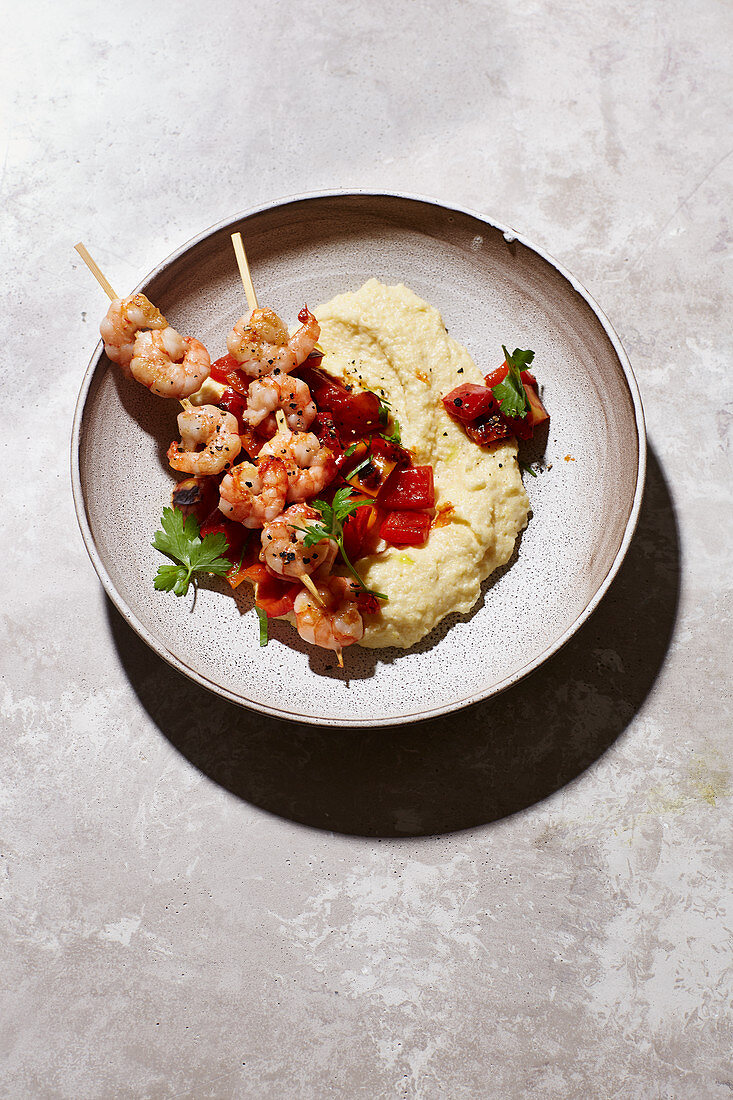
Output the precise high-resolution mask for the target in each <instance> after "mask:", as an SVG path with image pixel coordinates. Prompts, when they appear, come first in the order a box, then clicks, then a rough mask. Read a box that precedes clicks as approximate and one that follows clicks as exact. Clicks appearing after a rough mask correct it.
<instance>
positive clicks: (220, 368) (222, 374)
mask: <svg viewBox="0 0 733 1100" xmlns="http://www.w3.org/2000/svg"><path fill="white" fill-rule="evenodd" d="M240 367H241V363H240V362H239V361H238V360H237V359H235V358H234V356H233V355H222V357H221V359H216V360H214V362H213V363H212V364H211V377H212V378H213V379H214V381H215V382H220V383H221V384H222V385H223V386H229V388H230V389H233V390H236V391H237V393H242V394H246V392H247V390H248V389H249V383H250V379H249V378H248V377H247V375H246V374H244V372H243V371H241V370H240Z"/></svg>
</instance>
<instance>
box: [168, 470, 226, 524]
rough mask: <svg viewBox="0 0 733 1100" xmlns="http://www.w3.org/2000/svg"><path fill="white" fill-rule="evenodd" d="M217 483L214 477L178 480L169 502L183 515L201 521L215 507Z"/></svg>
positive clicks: (217, 492) (217, 491)
mask: <svg viewBox="0 0 733 1100" xmlns="http://www.w3.org/2000/svg"><path fill="white" fill-rule="evenodd" d="M218 497H219V485H218V481H217V479H216V478H215V477H187V478H185V479H184V480H183V481H179V482H178V484H177V485H176V487H175V489H174V490H173V492H172V494H171V504H172V505H173V507H174V508H177V509H178V510H179V511H180V512H183V514H184V516H195V518H196V519H197V520H198V521H199V523H201V522H202V520H204V519H206V517H207V516H208V515H209V513H210V512H211V510H212V508H215V507H216V504H217V500H218Z"/></svg>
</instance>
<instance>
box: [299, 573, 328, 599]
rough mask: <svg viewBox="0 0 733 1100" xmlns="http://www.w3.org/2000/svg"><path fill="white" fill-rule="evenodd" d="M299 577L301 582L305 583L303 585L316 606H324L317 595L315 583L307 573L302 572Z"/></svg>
mask: <svg viewBox="0 0 733 1100" xmlns="http://www.w3.org/2000/svg"><path fill="white" fill-rule="evenodd" d="M300 579H301V581H302V582H303V584H304V585H305V587H306V588H307V589H308V591H309V592H310V594H311V596H312V597H313V599H314V600H315V601H316V603H317V604H318V606H319V607H325V604H324V602H323V600H322V599H321V597H320V596H319V595H318V589H317V588H316V586H315V584H314V583H313V580H312V578H311V577H309V576H308V574H307V573H304V574H303V576H302V577H301V578H300Z"/></svg>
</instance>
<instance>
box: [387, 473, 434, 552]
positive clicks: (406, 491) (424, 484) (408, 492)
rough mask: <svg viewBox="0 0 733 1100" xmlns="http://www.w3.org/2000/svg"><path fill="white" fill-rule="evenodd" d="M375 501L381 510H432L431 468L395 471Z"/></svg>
mask: <svg viewBox="0 0 733 1100" xmlns="http://www.w3.org/2000/svg"><path fill="white" fill-rule="evenodd" d="M377 499H378V500H379V503H380V505H381V506H382V508H387V509H389V510H390V511H392V510H395V509H397V510H399V509H408V510H410V511H413V510H414V511H419V510H420V509H422V508H432V507H433V506H434V505H435V486H434V482H433V467H432V466H411V467H409V468H408V469H406V470H395V472H394V473H393V475H392V477H391V478H390V479H389V481H388V482H387V484H386V485H385V486H384V488H383V489H382V491H381V492H380V494H379V497H378V498H377ZM385 537H386V536H385Z"/></svg>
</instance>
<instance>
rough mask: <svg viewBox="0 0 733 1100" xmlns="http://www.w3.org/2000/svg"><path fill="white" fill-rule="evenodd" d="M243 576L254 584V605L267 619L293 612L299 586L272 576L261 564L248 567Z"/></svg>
mask: <svg viewBox="0 0 733 1100" xmlns="http://www.w3.org/2000/svg"><path fill="white" fill-rule="evenodd" d="M244 573H245V576H246V577H247V578H248V579H249V580H251V581H252V582H253V583H254V586H255V603H256V604H257V606H258V607H261V608H262V610H263V611H264V612H265V614H266V615H267V617H268V618H269V619H277V618H279V617H280V616H281V615H287V614H288V612H289V611H292V610H293V607H294V605H295V597H296V596H297V595H298V591H299V586H298V585H297V584H294V583H293V582H292V581H286V580H283V578H282V577H276V576H274V575H273V574H272V573H271V572H270V571H269V569H268V568H267V566H265V565H263V564H262V563H261V562H257V563H256V564H255V565H250V566H249V568H248V569H245V571H244Z"/></svg>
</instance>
